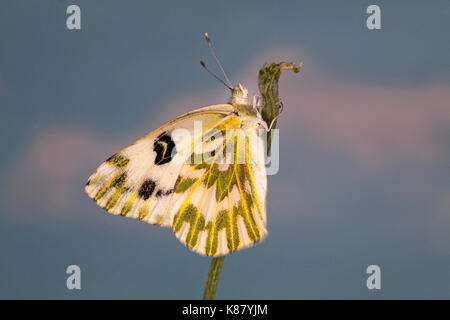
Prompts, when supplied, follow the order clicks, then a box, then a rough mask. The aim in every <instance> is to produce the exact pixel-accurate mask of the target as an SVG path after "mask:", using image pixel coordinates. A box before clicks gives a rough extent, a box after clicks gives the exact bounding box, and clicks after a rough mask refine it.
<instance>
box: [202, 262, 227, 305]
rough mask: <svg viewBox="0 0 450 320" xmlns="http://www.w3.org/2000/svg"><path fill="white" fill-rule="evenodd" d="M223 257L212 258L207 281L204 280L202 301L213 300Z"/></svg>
mask: <svg viewBox="0 0 450 320" xmlns="http://www.w3.org/2000/svg"><path fill="white" fill-rule="evenodd" d="M224 261H225V256H221V257H217V258H212V260H211V264H210V265H209V271H208V279H206V286H205V292H204V293H203V300H214V297H215V295H216V289H217V284H218V283H219V278H220V272H221V271H222V266H223V262H224Z"/></svg>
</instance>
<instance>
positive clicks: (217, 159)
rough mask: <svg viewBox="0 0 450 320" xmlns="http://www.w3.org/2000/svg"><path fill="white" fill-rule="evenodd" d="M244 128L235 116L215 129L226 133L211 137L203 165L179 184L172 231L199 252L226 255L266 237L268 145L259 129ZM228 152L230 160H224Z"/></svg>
mask: <svg viewBox="0 0 450 320" xmlns="http://www.w3.org/2000/svg"><path fill="white" fill-rule="evenodd" d="M239 127H240V119H239V117H237V116H230V117H227V119H226V120H224V121H223V122H222V123H220V124H219V125H218V126H216V127H215V128H213V129H215V130H216V131H219V132H222V134H221V135H220V136H221V137H220V138H216V139H214V143H211V142H208V138H209V137H208V133H206V134H205V137H204V138H203V141H204V142H203V148H202V151H203V154H202V156H203V161H202V162H201V163H193V164H188V165H186V166H184V167H183V168H182V170H181V172H180V176H179V178H178V180H177V183H176V184H175V190H174V195H173V197H174V198H179V199H180V200H179V201H180V202H181V204H179V205H178V206H177V209H176V213H175V215H174V220H173V230H174V232H175V235H176V236H177V237H178V239H179V240H180V241H181V242H183V243H184V244H185V245H186V246H188V247H189V248H191V249H192V250H194V251H196V252H197V253H200V254H204V255H209V256H218V255H223V254H227V253H229V252H232V251H235V250H239V249H242V248H245V247H248V246H250V245H253V244H254V243H256V242H257V241H260V240H261V239H263V238H264V237H265V236H266V235H267V230H266V215H265V196H266V188H267V180H266V175H265V166H264V165H265V163H264V159H265V158H264V148H263V144H262V141H261V138H260V137H259V136H258V135H257V131H256V130H255V129H240V128H239ZM225 129H227V130H225ZM211 145H212V147H211ZM230 146H231V147H230ZM211 148H212V149H214V152H210V151H211ZM229 151H231V155H230V156H231V159H230V158H228V159H227V160H228V161H224V160H225V159H226V157H227V154H228V153H230V152H229ZM191 158H192V159H194V158H195V154H193V156H192V157H191ZM230 160H231V161H230Z"/></svg>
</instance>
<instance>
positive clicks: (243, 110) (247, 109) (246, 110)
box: [229, 83, 267, 129]
mask: <svg viewBox="0 0 450 320" xmlns="http://www.w3.org/2000/svg"><path fill="white" fill-rule="evenodd" d="M229 103H230V104H231V105H232V106H233V107H234V108H235V112H236V113H237V114H239V116H240V117H241V120H242V127H253V128H258V127H260V126H262V127H263V128H266V129H267V124H266V122H265V121H264V120H263V119H262V117H261V114H260V113H259V111H258V109H257V108H255V107H254V106H253V105H251V104H250V102H249V99H248V90H247V88H246V87H244V86H243V85H242V84H240V83H239V84H238V85H236V86H235V87H234V88H233V90H232V92H231V98H230V101H229Z"/></svg>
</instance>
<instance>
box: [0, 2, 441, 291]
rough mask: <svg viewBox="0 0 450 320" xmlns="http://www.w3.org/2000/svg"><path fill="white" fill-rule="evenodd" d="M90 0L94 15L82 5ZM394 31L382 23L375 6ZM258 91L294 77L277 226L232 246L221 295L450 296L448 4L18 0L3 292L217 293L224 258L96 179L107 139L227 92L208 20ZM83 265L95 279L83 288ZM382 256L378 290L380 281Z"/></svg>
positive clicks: (4, 128) (0, 222) (2, 164)
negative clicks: (262, 77) (147, 216)
mask: <svg viewBox="0 0 450 320" xmlns="http://www.w3.org/2000/svg"><path fill="white" fill-rule="evenodd" d="M70 4H77V5H79V6H80V8H81V19H82V21H81V26H82V29H81V30H73V31H70V30H68V29H67V28H66V18H67V15H66V8H67V6H68V5H70ZM370 4H378V5H379V6H380V8H381V23H382V29H381V30H372V31H371V30H368V29H367V28H366V18H367V17H368V15H367V14H366V13H365V12H366V8H367V6H369V5H370ZM204 32H209V34H210V35H211V37H212V40H213V43H214V45H215V49H216V51H217V53H218V55H219V56H220V57H221V59H222V61H223V64H224V67H225V69H226V70H227V72H228V74H229V76H230V77H231V78H232V80H233V81H236V82H237V81H244V82H246V84H247V85H248V86H249V87H250V88H251V89H252V90H253V92H255V90H256V80H257V71H258V68H259V67H260V66H262V64H263V63H264V62H265V61H279V60H293V61H295V62H300V60H303V62H304V69H303V70H302V72H301V73H300V74H299V75H293V74H292V75H291V74H286V75H283V79H282V81H281V83H280V92H281V96H282V98H283V101H284V104H285V111H284V114H283V116H282V118H281V120H280V122H279V126H280V136H281V142H280V162H281V164H280V172H279V173H278V174H277V175H274V176H270V177H269V194H268V201H267V202H268V208H267V210H268V211H267V215H268V229H269V237H268V238H267V239H266V240H265V241H264V242H263V243H261V244H258V245H257V246H255V247H253V248H251V249H246V250H243V251H240V252H237V253H234V254H232V255H230V256H229V257H227V259H226V260H225V264H224V268H223V272H222V277H221V279H220V283H219V288H218V291H217V298H219V299H241V298H242V299H244V298H245V299H309V298H312V299H315V298H318V299H347V298H351V299H379V298H385V299H409V298H412V299H416V298H437V299H442V298H450V268H449V266H450V233H449V231H450V179H449V178H450V173H449V169H450V168H449V163H450V150H449V143H448V141H449V138H450V42H449V41H448V35H449V32H450V3H449V2H448V1H437V0H436V1H433V5H431V4H430V3H427V2H425V1H395V2H392V1H232V0H229V1H220V2H219V1H217V2H213V1H188V2H187V1H164V2H159V3H153V2H150V1H144V0H142V1H125V0H121V1H117V0H114V1H113V0H108V1H106V0H97V1H87V0H86V1H62V0H60V1H57V0H54V1H49V0H45V1H43V0H41V1H36V0H35V1H21V0H14V1H12V0H7V1H2V2H1V4H0V47H1V50H0V106H1V111H2V116H1V120H0V121H1V125H0V130H1V137H0V139H1V140H0V142H1V147H2V157H1V158H0V169H1V175H2V179H1V184H0V189H1V195H2V197H1V203H0V210H1V216H0V252H1V254H0V255H1V262H0V298H3V299H10V298H20V299H22V298H33V299H35V298H37V299H47V298H56V299H72V298H73V299H78V298H85V299H91V298H94V299H102V298H112V299H122V298H124V299H129V298H139V299H190V298H194V299H197V298H201V296H202V291H203V286H204V282H205V279H206V273H207V270H208V266H209V259H208V258H205V257H202V256H199V255H197V254H195V253H192V252H190V251H189V250H187V249H186V248H185V247H184V246H183V245H181V244H180V243H179V242H178V240H177V239H176V238H175V237H174V236H173V234H172V232H171V230H169V229H163V228H160V227H156V226H151V225H147V224H145V223H142V222H140V221H137V220H133V219H125V218H120V217H115V216H112V215H109V214H106V213H105V212H104V211H103V210H102V209H101V208H99V207H97V206H96V205H95V204H94V203H93V202H92V201H91V200H90V199H89V198H88V197H87V196H86V195H85V194H84V191H83V188H84V183H85V181H86V179H87V177H88V176H89V175H90V174H91V173H92V172H93V171H94V170H95V168H96V167H97V166H98V165H99V164H100V163H101V162H102V161H103V160H104V159H106V158H107V157H108V156H109V155H111V154H112V153H114V152H115V151H117V150H119V149H120V148H122V147H124V146H126V145H127V144H129V143H131V142H132V141H134V140H135V139H137V138H139V137H140V136H143V135H144V134H145V133H146V132H148V131H150V130H153V129H154V128H156V127H157V126H159V125H161V124H162V123H164V122H165V121H167V120H170V119H171V118H172V117H174V116H176V115H178V114H180V113H182V112H185V111H189V110H191V109H193V108H194V107H196V106H200V105H209V104H216V103H221V102H225V101H226V99H227V94H228V92H227V91H226V90H224V88H223V87H222V86H221V84H220V83H218V82H217V81H215V80H214V79H213V78H211V77H210V76H209V75H208V74H207V73H206V72H205V71H204V70H203V69H202V68H201V67H200V65H199V60H200V59H206V61H207V63H208V65H210V66H211V68H213V69H215V70H217V69H216V66H215V65H214V64H213V60H212V59H211V57H210V55H209V51H208V48H207V45H206V43H205V41H204V39H203V33H204ZM71 264H76V265H79V266H80V268H81V272H82V290H79V291H77V290H73V291H69V290H68V289H67V288H66V278H67V276H68V275H66V273H65V270H66V267H67V266H68V265H71ZM371 264H376V265H379V266H380V267H381V273H382V278H381V279H382V280H381V286H382V289H381V290H372V291H371V290H368V289H367V287H366V278H367V277H368V275H367V274H366V268H367V266H369V265H371Z"/></svg>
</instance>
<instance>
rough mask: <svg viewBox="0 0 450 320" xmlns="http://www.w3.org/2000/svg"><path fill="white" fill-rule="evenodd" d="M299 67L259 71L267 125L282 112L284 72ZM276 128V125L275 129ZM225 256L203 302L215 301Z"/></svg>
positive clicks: (215, 266)
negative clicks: (281, 92)
mask: <svg viewBox="0 0 450 320" xmlns="http://www.w3.org/2000/svg"><path fill="white" fill-rule="evenodd" d="M301 66H302V65H301V64H300V65H299V66H297V65H295V64H294V63H292V62H291V63H286V62H280V63H271V64H269V63H265V64H264V65H263V67H262V68H261V69H260V70H259V76H258V87H259V91H260V93H261V97H262V100H263V106H264V107H263V109H262V117H263V119H264V121H266V123H267V124H270V123H271V122H272V120H273V119H274V118H275V117H276V116H277V115H278V113H279V112H280V98H279V96H278V81H279V80H280V76H281V72H282V70H291V71H293V72H295V73H298V72H300V68H301ZM275 127H276V123H275V125H274V126H273V128H275ZM267 146H268V148H267V155H269V152H270V146H271V132H270V133H269V134H268V135H267ZM224 260H225V256H221V257H218V258H213V259H212V260H211V264H210V266H209V271H208V278H207V279H206V286H205V292H204V293H203V300H214V297H215V295H216V289H217V284H218V283H219V278H220V272H221V271H222V266H223V262H224Z"/></svg>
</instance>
